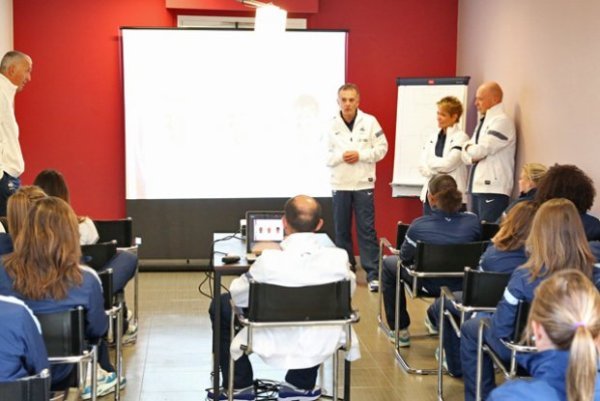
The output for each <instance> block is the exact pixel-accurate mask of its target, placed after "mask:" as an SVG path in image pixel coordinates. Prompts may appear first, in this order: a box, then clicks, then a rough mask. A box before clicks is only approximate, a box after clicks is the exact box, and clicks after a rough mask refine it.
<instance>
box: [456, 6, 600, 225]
mask: <svg viewBox="0 0 600 401" xmlns="http://www.w3.org/2000/svg"><path fill="white" fill-rule="evenodd" d="M599 17H600V1H598V0H573V1H564V0H527V1H523V0H494V1H480V0H459V15H458V57H457V75H470V76H471V77H472V79H471V85H470V88H469V89H470V90H469V93H470V98H471V103H472V99H473V97H474V93H475V89H476V87H477V86H478V85H479V84H480V83H482V82H484V81H487V80H495V81H498V82H499V83H500V85H502V87H503V89H504V93H505V104H506V109H507V112H508V113H509V114H510V115H512V116H513V117H514V118H515V122H516V124H517V131H518V133H519V147H518V156H517V163H518V166H521V165H522V164H523V163H524V162H541V163H545V164H547V165H551V164H553V163H570V164H576V165H578V166H579V167H580V168H581V169H583V170H584V171H585V172H586V173H588V174H589V175H590V176H591V177H592V179H593V180H594V182H595V184H596V188H597V190H598V191H599V192H600V162H599V159H600V124H599V123H598V120H599V116H600V24H599V23H598V18H599ZM469 107H470V108H469V112H470V113H469V116H470V118H469V127H470V132H472V130H473V126H474V121H475V120H474V119H475V114H476V113H475V110H474V107H473V106H472V104H471V105H470V106H469ZM593 212H594V213H595V214H597V215H600V196H598V197H597V199H596V204H595V205H594V208H593Z"/></svg>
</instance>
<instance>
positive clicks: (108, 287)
mask: <svg viewBox="0 0 600 401" xmlns="http://www.w3.org/2000/svg"><path fill="white" fill-rule="evenodd" d="M98 277H100V282H101V283H102V295H104V309H105V310H108V309H110V308H112V307H113V305H114V299H113V298H114V295H115V290H114V287H113V269H111V268H108V269H106V270H102V271H100V272H98Z"/></svg>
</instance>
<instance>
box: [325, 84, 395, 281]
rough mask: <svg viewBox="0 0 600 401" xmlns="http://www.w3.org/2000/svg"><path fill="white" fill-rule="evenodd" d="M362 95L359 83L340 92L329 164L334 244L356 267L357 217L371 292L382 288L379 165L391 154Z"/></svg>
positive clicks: (350, 85)
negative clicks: (377, 216)
mask: <svg viewBox="0 0 600 401" xmlns="http://www.w3.org/2000/svg"><path fill="white" fill-rule="evenodd" d="M359 103H360V93H359V91H358V87H357V86H356V85H354V84H345V85H342V86H341V87H340V89H339V90H338V104H339V106H340V113H339V114H338V115H336V116H335V117H334V119H333V125H332V128H331V131H330V133H329V141H328V144H329V146H328V159H327V165H328V166H329V167H330V168H331V187H332V189H333V223H334V227H335V244H336V245H337V246H339V247H340V248H343V249H345V250H346V252H348V258H349V259H350V263H351V264H352V266H355V265H356V261H355V259H354V250H353V244H352V215H353V212H354V218H355V219H356V232H357V235H358V249H359V253H360V262H361V265H362V267H363V268H364V269H365V271H366V273H367V281H368V284H369V290H370V291H372V292H375V291H378V290H379V281H378V280H377V274H378V270H377V266H378V263H379V260H378V259H379V248H378V246H377V233H376V232H375V204H374V189H375V164H376V163H377V162H378V161H380V160H381V159H383V157H384V156H385V154H386V153H387V150H388V144H387V140H386V139H385V135H384V133H383V130H382V129H381V126H380V125H379V123H378V122H377V119H376V118H375V117H373V116H372V115H370V114H367V113H364V112H362V111H361V110H359V109H358V105H359Z"/></svg>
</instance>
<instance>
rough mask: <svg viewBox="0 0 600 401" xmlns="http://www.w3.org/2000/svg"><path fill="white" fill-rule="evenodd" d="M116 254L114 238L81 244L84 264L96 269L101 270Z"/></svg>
mask: <svg viewBox="0 0 600 401" xmlns="http://www.w3.org/2000/svg"><path fill="white" fill-rule="evenodd" d="M116 254H117V241H116V240H113V241H109V242H98V243H96V244H90V245H82V246H81V255H82V256H83V259H84V262H85V264H86V265H88V266H90V267H91V268H92V269H94V270H96V271H100V270H102V269H103V268H104V267H105V266H106V265H107V263H108V262H109V261H110V260H111V259H112V258H114V256H115V255H116Z"/></svg>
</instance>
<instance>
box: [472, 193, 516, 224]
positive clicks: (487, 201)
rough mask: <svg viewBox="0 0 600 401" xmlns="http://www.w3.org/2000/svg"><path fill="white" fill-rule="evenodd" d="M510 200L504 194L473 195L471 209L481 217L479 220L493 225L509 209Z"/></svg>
mask: <svg viewBox="0 0 600 401" xmlns="http://www.w3.org/2000/svg"><path fill="white" fill-rule="evenodd" d="M509 201H510V198H509V197H508V195H503V194H483V193H474V194H471V207H472V211H473V213H475V214H476V215H477V216H479V220H482V221H487V222H489V223H493V222H495V221H497V220H498V218H499V217H500V216H502V212H503V211H504V210H506V208H507V207H508V204H509Z"/></svg>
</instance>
